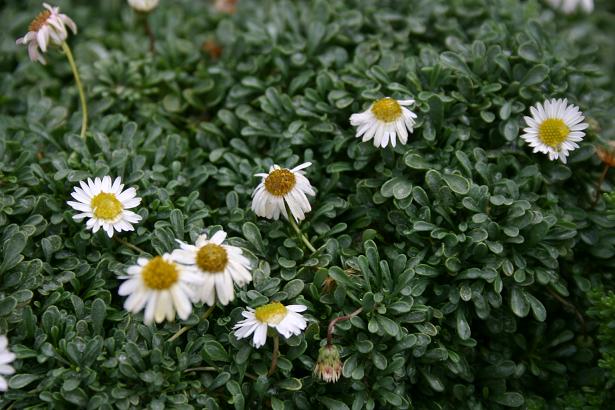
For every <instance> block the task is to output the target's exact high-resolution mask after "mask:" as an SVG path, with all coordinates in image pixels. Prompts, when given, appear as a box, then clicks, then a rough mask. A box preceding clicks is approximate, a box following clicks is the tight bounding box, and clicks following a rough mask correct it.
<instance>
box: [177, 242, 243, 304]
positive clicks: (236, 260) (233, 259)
mask: <svg viewBox="0 0 615 410" xmlns="http://www.w3.org/2000/svg"><path fill="white" fill-rule="evenodd" d="M225 239H226V232H224V231H218V232H216V233H215V234H214V235H213V236H212V237H211V238H210V239H208V238H207V235H201V236H199V237H198V238H197V240H196V243H195V244H194V245H189V244H187V243H184V242H182V241H179V240H178V241H177V242H179V244H180V247H181V249H176V250H174V251H173V254H172V256H173V260H175V261H176V262H178V263H181V264H182V265H184V266H185V267H186V269H190V270H191V271H192V272H194V273H195V274H197V275H198V276H201V277H202V278H203V283H202V284H201V285H199V286H198V287H196V288H195V296H196V301H199V302H204V303H207V304H208V305H209V306H213V305H214V304H215V303H216V297H217V299H218V301H219V302H220V303H221V304H222V305H227V304H228V303H229V302H230V301H231V300H233V299H235V290H234V287H233V283H236V284H237V286H243V285H245V284H247V283H250V281H252V275H251V274H250V261H249V260H248V259H247V258H246V257H245V256H243V254H242V252H241V249H240V248H238V247H236V246H231V245H226V244H224V243H223V242H224V240H225Z"/></svg>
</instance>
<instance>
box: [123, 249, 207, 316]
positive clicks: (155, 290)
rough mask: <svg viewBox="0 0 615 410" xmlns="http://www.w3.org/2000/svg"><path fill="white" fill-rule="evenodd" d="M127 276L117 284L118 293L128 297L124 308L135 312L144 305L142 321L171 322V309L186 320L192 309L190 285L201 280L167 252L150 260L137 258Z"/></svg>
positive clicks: (192, 293)
mask: <svg viewBox="0 0 615 410" xmlns="http://www.w3.org/2000/svg"><path fill="white" fill-rule="evenodd" d="M126 272H127V273H128V275H126V276H121V277H120V279H126V281H125V282H124V283H122V285H121V286H120V288H119V290H118V292H117V293H118V294H119V295H120V296H128V298H127V299H126V302H124V308H125V309H126V310H127V311H129V312H132V313H138V312H140V311H141V310H142V309H143V308H144V307H145V314H144V317H143V321H144V322H145V324H149V323H152V322H153V321H155V322H156V323H160V322H162V321H163V320H164V319H166V320H169V321H172V320H174V319H175V312H177V315H178V316H179V317H180V319H182V320H186V319H187V318H188V316H190V312H192V300H193V299H194V291H193V290H192V289H193V287H194V286H196V285H198V284H200V283H201V281H202V279H201V278H199V276H198V275H197V274H196V273H194V272H192V271H190V270H188V269H184V268H183V267H182V266H181V265H179V264H176V263H175V262H174V261H173V258H172V257H171V255H170V254H168V253H165V254H164V255H162V256H155V257H153V258H152V259H147V258H139V259H137V264H136V265H133V266H131V267H129V268H128V269H127V270H126Z"/></svg>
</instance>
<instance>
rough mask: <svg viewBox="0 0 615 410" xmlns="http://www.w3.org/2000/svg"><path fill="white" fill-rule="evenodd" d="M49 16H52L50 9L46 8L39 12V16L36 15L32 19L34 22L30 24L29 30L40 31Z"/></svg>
mask: <svg viewBox="0 0 615 410" xmlns="http://www.w3.org/2000/svg"><path fill="white" fill-rule="evenodd" d="M49 16H51V12H50V11H49V10H44V11H41V12H40V13H38V16H36V17H35V18H34V20H32V23H30V25H29V26H28V31H39V30H40V29H41V27H43V25H44V24H45V22H46V21H47V19H48V18H49Z"/></svg>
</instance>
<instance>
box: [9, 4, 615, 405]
mask: <svg viewBox="0 0 615 410" xmlns="http://www.w3.org/2000/svg"><path fill="white" fill-rule="evenodd" d="M607 3H608V2H607ZM58 5H59V6H61V7H62V11H63V12H65V13H67V14H68V15H70V16H71V17H72V18H73V19H74V20H75V21H76V22H77V24H78V26H79V29H80V31H79V33H78V34H77V35H76V36H71V37H70V44H71V46H72V47H73V49H74V51H75V57H76V59H77V63H78V65H79V68H80V70H81V73H82V76H83V80H84V83H85V86H86V91H87V96H88V101H89V105H90V111H91V113H90V122H91V127H90V130H89V136H88V139H87V142H86V143H84V142H83V141H82V140H81V139H80V138H79V135H78V133H79V126H80V121H81V117H80V112H79V110H78V99H77V93H76V89H75V88H74V86H73V80H72V76H71V72H70V69H69V67H68V65H67V64H66V61H65V59H64V57H63V56H62V54H61V52H60V51H59V50H57V49H54V50H52V51H51V52H49V53H47V55H46V56H47V59H48V64H47V66H42V65H40V64H36V63H31V62H30V61H29V60H27V52H26V51H25V49H23V48H21V49H18V48H17V47H16V46H15V44H14V39H15V38H17V37H19V36H22V35H23V34H24V33H25V31H26V28H27V25H28V23H29V21H30V20H31V19H32V18H33V17H34V16H35V15H36V14H37V13H38V11H39V9H40V5H39V3H38V2H34V1H27V2H26V1H18V0H13V1H5V2H4V6H3V8H2V13H1V17H0V25H1V26H2V27H3V31H4V37H3V39H2V42H1V43H0V72H1V75H0V237H1V243H2V248H1V250H0V254H1V255H2V259H1V261H0V278H1V279H0V334H6V335H7V336H8V338H9V341H10V344H11V349H12V350H13V351H14V352H15V353H16V354H17V360H16V361H15V363H14V366H15V368H16V370H17V373H16V374H15V375H14V376H12V377H11V379H10V383H9V384H10V387H11V389H10V390H9V391H8V392H7V393H5V394H3V395H2V396H1V397H0V405H7V404H8V403H13V408H70V407H71V406H73V407H75V406H77V407H84V408H89V409H98V408H121V409H129V408H134V409H141V408H152V409H162V408H177V409H190V408H194V409H201V408H208V409H215V408H229V407H230V408H233V407H234V408H236V409H243V408H273V409H276V410H277V409H293V408H296V409H309V408H329V409H336V410H337V409H340V410H341V409H348V408H352V409H361V408H417V409H423V408H472V409H479V408H483V409H498V408H504V407H527V408H532V409H539V408H565V407H568V408H582V407H584V408H600V407H602V406H605V405H606V403H608V401H609V400H610V401H612V400H613V399H615V397H613V394H612V393H610V392H609V391H608V390H607V389H606V387H607V386H612V383H613V380H615V373H614V372H615V364H614V360H615V359H614V357H615V344H614V342H613V336H614V335H613V328H612V323H613V320H615V302H614V301H613V294H612V293H607V292H608V290H609V289H612V288H615V286H614V285H613V278H612V273H610V274H609V272H612V270H613V267H614V266H615V236H614V235H613V234H612V232H613V227H615V220H612V219H609V218H608V217H607V213H606V212H605V210H606V209H607V205H606V203H605V200H604V198H600V200H599V201H598V203H597V204H596V206H595V207H592V202H593V199H594V197H595V195H596V192H595V187H596V181H597V179H598V176H599V174H600V172H601V170H602V166H601V164H600V161H599V160H598V159H597V158H596V156H595V155H594V148H593V147H594V143H596V142H597V141H598V140H607V139H613V138H615V127H614V125H615V124H614V120H615V104H614V103H615V99H614V98H613V86H612V82H611V80H610V77H609V76H610V75H612V74H613V70H612V67H609V66H608V65H609V63H611V62H612V53H611V54H608V53H607V51H605V50H601V49H600V47H598V46H599V45H603V44H607V40H605V39H608V38H610V39H611V41H612V35H613V33H612V32H611V36H610V37H609V36H608V33H605V32H604V31H603V30H599V29H597V28H596V27H600V26H601V25H603V26H605V27H606V26H608V24H607V22H609V21H611V22H612V21H613V15H612V14H609V13H612V12H613V10H611V11H610V12H609V11H608V10H607V9H606V6H607V5H606V3H604V4H603V3H600V2H598V10H597V11H596V12H595V13H594V15H591V16H582V15H580V16H579V15H577V16H574V17H563V16H561V15H559V14H557V13H555V12H553V11H552V10H550V9H548V8H546V7H545V6H544V5H543V4H542V3H539V2H537V1H533V0H532V1H528V2H519V1H517V0H493V1H482V0H412V1H377V2H376V1H373V2H372V1H367V0H328V1H314V2H307V1H297V2H291V1H273V0H271V1H270V0H266V1H265V0H263V1H260V0H259V1H250V0H245V1H244V0H242V1H241V5H240V7H239V8H238V12H237V13H236V14H234V15H232V16H230V15H226V14H221V13H218V12H216V11H214V10H213V8H212V7H211V5H210V4H209V3H206V2H203V1H192V0H183V1H167V0H163V1H162V4H161V5H160V7H159V8H158V9H157V10H156V11H155V12H154V13H153V14H152V15H151V16H150V17H151V19H150V21H151V23H152V26H153V29H154V32H155V33H156V36H157V39H158V42H157V53H156V55H154V56H152V55H150V54H149V53H148V52H147V39H146V37H145V36H144V34H143V32H142V30H141V27H140V26H139V25H137V20H136V18H135V15H134V13H133V12H132V10H130V8H129V7H128V6H127V5H126V4H125V2H124V1H120V0H113V1H111V0H108V1H104V2H86V1H81V2H78V1H76V0H74V1H59V2H58ZM594 23H595V24H594ZM611 26H612V25H611ZM579 32H582V33H583V35H581V36H575V33H576V34H578V33H579ZM212 39H213V40H215V41H217V42H218V43H219V44H220V46H221V47H222V49H223V52H222V55H221V57H220V58H219V59H216V58H214V57H211V56H209V55H208V54H207V53H205V52H204V51H203V50H202V47H201V45H202V44H203V42H205V41H207V40H212ZM592 39H595V42H594V43H592V41H591V40H592ZM383 96H392V97H395V98H407V97H412V98H415V99H416V101H417V106H416V109H415V111H416V112H417V114H418V116H419V117H418V124H417V129H416V130H415V133H414V134H413V135H412V136H411V138H410V140H409V142H408V145H406V146H399V145H398V146H397V148H395V149H393V148H392V147H388V148H387V149H382V150H381V149H376V148H374V147H373V146H372V145H371V144H369V143H361V142H360V140H358V139H355V138H354V130H353V129H352V128H351V127H350V124H349V120H348V119H349V116H350V115H351V114H352V113H353V112H358V111H360V110H363V109H365V108H366V107H367V106H368V104H369V103H370V102H371V101H372V100H373V99H376V98H380V97H383ZM547 97H567V98H568V99H569V100H570V101H571V102H573V103H575V104H578V105H579V106H580V107H581V109H582V110H583V111H584V112H585V113H586V115H587V117H588V118H589V121H590V123H591V127H590V129H589V131H588V135H587V137H586V139H585V141H584V142H583V143H582V144H581V145H582V146H581V148H580V149H578V150H576V151H574V152H573V153H572V154H571V157H570V159H569V163H568V164H567V165H563V164H561V163H559V162H549V161H548V159H547V157H546V156H545V155H542V154H532V153H531V150H530V149H529V148H528V147H527V146H525V145H524V144H523V141H521V140H520V138H519V131H520V128H521V127H522V117H523V115H526V114H527V113H528V110H529V106H531V105H533V104H535V103H536V102H538V101H543V100H544V99H545V98H547ZM304 161H312V162H313V163H314V165H313V166H312V167H310V168H309V169H308V170H307V176H308V178H310V180H311V182H312V184H313V185H314V186H315V187H316V188H317V191H318V192H317V195H316V197H315V199H313V200H312V205H313V211H312V212H311V213H310V214H309V215H308V217H307V219H306V220H305V221H304V223H303V224H302V225H301V226H302V229H303V231H304V232H305V233H306V234H307V235H308V236H309V237H310V239H311V241H312V243H314V244H315V246H316V247H317V248H318V250H317V253H316V254H313V255H312V254H310V252H309V251H308V250H307V249H305V247H304V245H303V244H302V243H301V241H300V240H299V239H298V238H297V236H296V235H295V234H294V232H293V231H292V230H291V229H290V228H289V226H288V224H286V223H284V222H282V221H278V222H273V221H268V220H264V219H259V218H257V217H256V216H255V215H254V214H253V213H252V212H251V211H250V195H251V192H252V190H253V189H254V188H255V186H256V184H257V183H258V178H255V177H254V176H253V174H254V173H256V172H263V171H264V170H266V169H267V168H268V167H269V165H270V164H272V163H277V164H280V165H283V166H294V165H297V164H298V163H301V162H304ZM613 172H615V171H613ZM107 174H108V175H112V176H122V177H123V178H124V180H125V182H126V183H127V184H128V185H131V186H136V187H137V188H138V192H139V195H140V196H141V197H142V198H143V203H142V205H141V206H140V207H139V208H138V213H139V214H140V215H141V216H142V217H143V221H142V222H141V223H140V224H139V225H138V227H137V230H136V232H134V233H130V234H121V235H120V236H121V238H123V239H126V240H127V241H129V242H130V243H132V244H135V245H137V246H139V247H141V248H143V249H144V250H145V251H147V252H149V253H150V254H152V255H154V254H159V253H163V252H168V251H171V250H172V249H173V248H174V247H175V243H174V238H179V239H182V240H186V241H189V240H193V239H194V238H195V237H196V236H197V235H199V234H200V233H202V232H203V231H204V230H205V229H207V228H208V227H213V226H222V227H224V229H225V230H226V231H227V232H229V236H230V237H232V239H231V243H233V244H235V245H237V246H241V247H243V248H244V249H245V252H246V253H247V254H248V255H250V258H251V260H252V261H253V264H254V270H253V274H254V281H253V283H251V284H250V285H248V286H247V287H246V288H245V289H242V290H240V291H238V298H237V299H236V300H235V301H234V302H233V303H231V304H230V305H229V306H226V307H218V308H216V310H214V312H213V314H212V316H211V317H210V318H209V319H208V320H205V321H199V317H200V315H201V314H202V313H203V312H204V310H205V309H204V308H203V307H201V306H198V307H197V308H196V309H195V311H194V312H193V314H192V316H191V317H190V319H189V320H188V321H186V323H181V322H176V323H167V324H164V325H157V326H156V325H152V326H146V325H144V324H143V323H142V319H141V315H130V314H127V313H126V312H125V311H124V310H123V308H122V305H123V298H121V297H119V296H117V287H118V284H119V280H118V279H117V278H118V276H120V275H121V274H122V273H123V271H124V270H125V268H126V267H127V266H128V265H131V264H133V263H134V261H135V259H136V257H137V253H135V251H133V250H132V249H130V248H128V247H126V246H124V245H123V244H121V243H119V242H117V241H114V240H110V239H109V238H107V237H106V236H105V235H104V233H103V232H102V231H101V232H99V233H97V234H91V233H90V232H89V231H86V230H85V226H84V224H83V223H77V222H75V221H73V220H72V215H73V214H74V212H73V211H72V210H71V209H70V208H69V207H68V206H67V205H66V203H65V202H66V201H67V200H68V199H69V196H70V192H71V190H72V188H73V186H74V185H75V184H76V182H77V181H79V180H82V179H84V178H86V177H91V176H103V175H107ZM612 177H613V175H612V174H609V175H608V176H607V179H606V181H605V183H604V184H603V187H602V188H603V189H604V190H608V189H610V187H612V182H610V181H612ZM323 285H324V286H323ZM592 288H593V289H601V290H598V291H597V292H598V293H596V291H594V292H592V293H591V296H590V291H592ZM602 289H603V290H604V293H601V292H602ZM269 300H280V301H283V302H284V303H290V302H293V303H303V304H305V305H307V306H308V307H309V310H308V312H307V317H308V318H309V319H310V324H309V327H308V329H307V330H306V331H305V333H304V334H303V335H301V336H298V337H293V338H291V339H289V340H287V341H282V342H281V353H282V356H281V358H280V359H279V361H278V370H277V372H276V373H275V374H273V375H272V376H271V377H268V376H267V370H268V369H269V366H270V362H271V341H269V342H268V344H267V345H266V346H264V347H263V348H262V349H259V350H256V349H253V348H252V347H251V346H250V344H249V342H247V341H245V340H242V341H237V340H236V339H235V338H234V337H233V336H232V335H231V333H230V330H231V328H232V326H233V324H234V323H236V321H237V320H239V319H240V317H241V316H240V312H241V310H242V309H243V308H244V307H245V306H246V305H248V306H259V305H261V304H263V303H266V302H267V301H269ZM592 304H593V305H594V307H593V308H592V309H594V310H593V311H592V312H593V313H592V314H591V315H589V314H587V313H586V309H587V308H588V307H589V306H590V305H592ZM361 306H362V307H363V308H364V311H363V312H362V313H361V314H360V315H358V316H357V317H355V318H353V319H352V320H350V321H346V322H342V323H340V324H339V325H338V327H337V330H336V333H335V337H334V341H335V343H336V345H338V346H339V347H340V350H341V355H342V358H343V360H344V361H345V362H344V368H343V377H342V378H341V379H340V381H339V382H338V383H336V384H323V383H322V382H320V381H318V380H317V379H316V378H314V377H313V376H312V368H313V366H314V361H315V360H316V357H317V355H318V350H319V347H320V346H321V345H322V344H323V343H324V337H325V335H326V326H327V324H328V322H329V320H331V319H332V318H334V317H336V316H337V315H339V314H340V313H349V312H351V311H353V310H355V309H357V308H358V307H361ZM590 313H591V312H590ZM600 323H601V325H600V326H599V324H600ZM185 324H192V325H195V326H194V327H193V328H192V329H190V330H189V331H188V332H186V333H185V334H184V335H182V336H181V337H179V338H178V339H177V340H174V341H172V342H169V341H168V339H169V337H171V335H173V334H174V333H175V332H176V331H177V330H178V329H180V327H181V326H182V325H185Z"/></svg>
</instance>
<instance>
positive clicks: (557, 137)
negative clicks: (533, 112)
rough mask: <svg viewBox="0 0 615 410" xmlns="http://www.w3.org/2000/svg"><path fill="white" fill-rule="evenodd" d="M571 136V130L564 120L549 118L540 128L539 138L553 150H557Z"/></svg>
mask: <svg viewBox="0 0 615 410" xmlns="http://www.w3.org/2000/svg"><path fill="white" fill-rule="evenodd" d="M568 134H570V129H569V128H568V126H567V125H566V123H565V122H564V121H563V120H560V119H559V118H548V119H546V120H544V121H543V122H542V124H540V126H539V127H538V138H540V140H541V141H542V142H543V143H544V144H546V145H548V146H550V147H553V148H557V147H558V146H559V145H560V144H561V143H562V142H564V141H566V138H568Z"/></svg>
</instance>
